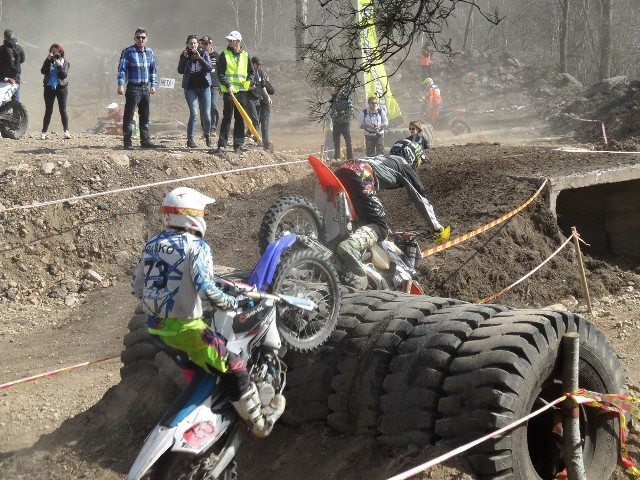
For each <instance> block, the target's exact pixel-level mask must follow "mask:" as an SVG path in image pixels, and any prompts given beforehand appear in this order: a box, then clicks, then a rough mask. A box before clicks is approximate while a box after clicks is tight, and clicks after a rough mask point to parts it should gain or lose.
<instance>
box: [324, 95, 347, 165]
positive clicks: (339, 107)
mask: <svg viewBox="0 0 640 480" xmlns="http://www.w3.org/2000/svg"><path fill="white" fill-rule="evenodd" d="M329 115H331V119H332V121H333V147H334V148H333V158H334V160H339V159H340V136H341V135H342V136H343V137H344V142H345V144H346V146H347V159H348V160H351V159H352V158H353V147H352V146H351V116H352V115H353V101H352V100H351V96H350V95H349V93H348V92H347V91H346V89H345V88H343V87H336V93H334V94H333V95H332V96H331V107H330V108H329Z"/></svg>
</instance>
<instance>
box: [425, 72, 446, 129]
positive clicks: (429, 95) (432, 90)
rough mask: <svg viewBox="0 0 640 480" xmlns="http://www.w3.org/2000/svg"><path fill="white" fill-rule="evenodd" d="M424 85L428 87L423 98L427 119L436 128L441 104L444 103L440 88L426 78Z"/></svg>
mask: <svg viewBox="0 0 640 480" xmlns="http://www.w3.org/2000/svg"><path fill="white" fill-rule="evenodd" d="M422 83H423V84H424V85H425V86H426V87H427V90H426V92H425V94H424V96H423V97H422V99H423V101H424V103H425V117H426V118H427V120H428V122H429V123H430V124H431V125H434V126H435V125H436V122H437V121H438V115H439V114H440V104H441V103H442V97H441V96H440V87H438V85H436V84H435V83H433V80H432V79H431V78H425V80H424V81H423V82H422Z"/></svg>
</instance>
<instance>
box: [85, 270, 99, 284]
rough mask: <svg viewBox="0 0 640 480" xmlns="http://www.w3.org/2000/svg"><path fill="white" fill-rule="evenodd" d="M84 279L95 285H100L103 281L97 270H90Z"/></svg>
mask: <svg viewBox="0 0 640 480" xmlns="http://www.w3.org/2000/svg"><path fill="white" fill-rule="evenodd" d="M84 278H85V279H87V280H89V281H90V282H94V283H100V282H101V281H102V275H100V274H99V273H98V272H96V271H95V270H91V269H88V270H87V271H86V272H85V274H84Z"/></svg>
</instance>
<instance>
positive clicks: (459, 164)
mask: <svg viewBox="0 0 640 480" xmlns="http://www.w3.org/2000/svg"><path fill="white" fill-rule="evenodd" d="M81 143H82V145H81ZM2 147H3V150H4V149H5V148H8V149H12V150H13V154H12V155H11V161H10V164H19V163H21V162H24V163H25V164H26V165H29V166H31V167H32V172H31V173H26V174H23V175H20V176H14V175H5V176H4V177H3V178H5V184H4V185H5V190H4V192H5V193H4V196H3V200H2V201H3V204H4V205H5V206H10V205H13V204H23V203H25V202H28V201H29V197H28V196H25V194H24V192H25V186H24V185H25V183H26V184H27V185H34V186H35V185H37V186H38V188H36V189H33V192H34V194H33V197H34V198H35V199H43V198H51V197H60V196H61V195H64V193H63V192H67V193H66V194H67V195H70V194H73V193H74V192H76V191H77V188H78V186H79V185H82V184H85V183H86V181H87V179H89V178H92V177H93V178H95V177H94V176H95V175H97V174H99V175H100V177H101V180H100V181H101V182H102V185H101V186H102V187H103V188H104V189H108V188H117V187H119V186H123V185H126V184H130V183H141V182H140V181H141V180H142V179H143V178H147V181H154V180H155V181H157V180H163V179H166V178H168V177H169V176H173V172H177V173H175V174H177V175H180V176H187V175H191V174H194V173H195V172H196V171H210V170H212V169H215V168H223V169H224V168H228V166H229V164H228V163H225V161H224V160H221V159H217V158H215V157H211V156H210V155H208V154H206V153H205V152H203V151H198V152H185V151H184V150H183V149H182V148H181V147H179V146H178V145H172V144H171V143H169V144H168V147H169V148H167V149H163V150H162V151H161V152H160V153H154V154H153V155H152V154H149V153H147V152H134V153H133V154H131V155H130V157H131V159H132V166H131V167H123V168H124V172H129V175H123V174H122V173H123V170H121V169H118V168H117V167H115V166H114V164H113V154H117V153H119V151H118V149H117V143H116V142H115V141H114V140H113V139H111V138H99V137H98V138H95V139H94V138H93V137H87V138H82V139H77V140H75V141H72V142H69V143H65V142H63V141H62V140H60V141H52V142H49V143H48V144H47V148H46V150H44V151H43V148H42V144H41V143H39V141H37V140H33V139H25V140H23V141H21V142H6V141H5V142H3V144H2ZM43 157H44V158H47V159H48V158H52V157H53V158H54V159H55V158H58V157H59V158H60V159H62V158H64V159H67V160H68V161H69V162H70V163H71V166H70V167H68V168H67V169H66V170H63V171H62V172H61V175H57V176H56V175H51V176H47V175H42V174H40V173H39V171H38V170H39V169H38V167H39V164H40V162H41V161H42V159H43ZM294 158H299V157H294V156H292V155H290V154H281V155H277V156H276V157H271V156H265V155H264V153H262V152H254V153H249V154H245V155H244V156H243V157H235V158H232V160H233V162H234V163H236V164H238V165H240V166H243V165H251V164H255V162H256V161H257V162H261V163H263V162H265V161H273V162H276V161H285V160H292V159H294ZM611 161H612V159H611V158H609V157H606V156H605V155H603V154H571V155H569V154H564V153H560V152H556V151H553V150H551V149H550V148H549V147H548V146H543V147H517V146H507V145H496V144H470V145H465V146H454V147H446V146H442V147H438V148H436V149H434V151H433V153H432V162H431V164H430V166H429V167H428V168H427V169H425V170H423V171H422V172H421V175H422V177H423V180H424V182H425V186H426V187H427V191H428V192H430V198H431V200H432V202H433V203H434V205H435V208H436V212H437V214H438V216H439V218H440V219H441V220H442V221H443V222H444V223H447V224H451V225H452V227H453V229H454V232H456V233H462V232H465V231H467V230H470V229H471V228H475V227H477V226H480V225H482V224H484V223H486V222H487V221H489V220H491V219H493V218H497V217H498V216H500V215H502V214H504V213H506V212H507V211H509V210H510V209H512V208H514V207H515V206H517V205H519V204H520V203H522V202H523V201H524V200H526V199H527V198H528V197H529V196H530V195H531V194H532V193H533V192H534V191H535V187H534V186H533V185H530V184H527V183H522V182H518V181H515V180H512V179H511V178H510V177H509V175H524V176H533V175H535V176H544V175H550V174H552V173H553V174H558V173H561V172H565V171H570V170H575V169H581V170H592V169H596V168H599V167H602V166H603V164H605V163H608V162H611ZM615 161H616V162H617V161H618V159H615ZM488 166H491V168H487V167H488ZM61 170H62V169H61ZM169 171H170V172H171V173H172V174H169V173H167V172H169ZM264 172H273V173H268V174H266V173H264ZM264 172H259V173H256V174H252V175H251V178H253V180H254V183H255V185H256V186H255V187H254V188H252V189H250V192H249V190H248V189H247V188H246V182H245V181H246V177H243V178H244V180H243V181H242V182H238V181H237V180H236V179H235V176H233V175H229V176H226V177H225V178H224V179H223V180H220V179H219V178H215V179H213V180H211V179H209V180H203V181H199V182H197V183H196V185H197V186H198V188H203V189H204V190H207V191H210V192H212V193H214V194H215V196H217V197H219V201H218V203H217V205H216V206H215V207H213V208H212V212H211V213H212V214H210V215H209V219H208V221H209V225H210V230H209V232H208V239H209V240H210V241H211V243H212V245H213V248H214V252H216V261H217V263H220V264H226V265H231V266H235V267H239V268H244V267H249V266H251V264H252V263H253V262H254V261H255V259H256V258H257V255H258V252H257V246H256V245H257V241H256V237H255V235H256V232H257V227H258V222H259V221H260V218H261V215H262V213H263V211H264V209H265V208H266V206H267V205H268V204H270V203H271V202H273V201H274V200H275V199H276V198H277V197H278V196H280V195H282V194H284V193H308V189H309V188H310V187H311V185H312V179H311V177H310V176H308V174H307V173H306V172H305V171H304V168H303V167H300V168H298V167H290V168H289V169H288V172H286V176H288V177H289V183H288V184H286V185H283V182H284V179H283V177H281V174H280V173H277V172H278V169H274V170H267V171H264ZM259 177H263V179H262V180H259ZM269 185H271V186H269ZM265 187H266V188H265ZM32 188H33V187H32ZM52 192H55V193H52ZM160 196H161V194H160V193H153V194H152V193H147V192H141V193H134V194H129V195H126V196H124V197H123V196H114V197H105V198H103V199H98V200H92V201H90V202H88V203H89V204H88V205H84V206H83V205H82V204H75V205H72V206H67V207H64V206H52V207H46V208H45V209H42V210H39V211H37V213H36V212H28V213H26V214H20V213H18V214H16V213H7V214H6V218H5V219H4V221H3V223H2V225H3V228H4V231H5V239H6V240H5V245H6V246H5V250H4V258H3V259H2V262H3V265H4V270H5V274H4V279H5V281H7V282H9V283H10V282H12V281H15V282H16V283H17V286H16V287H15V288H14V290H16V291H17V292H18V298H19V300H21V301H18V302H10V301H8V300H7V299H6V298H4V299H3V303H2V304H0V311H1V312H2V318H3V319H4V321H3V323H2V327H1V328H2V330H1V331H0V348H1V349H2V352H3V354H2V357H3V368H2V374H1V375H0V381H1V382H5V381H11V380H14V379H18V378H22V377H24V376H27V375H30V374H34V373H39V372H44V371H50V370H54V369H57V368H62V367H65V366H69V365H73V364H76V363H80V362H83V361H88V360H93V359H98V358H104V357H108V356H110V355H112V354H118V353H119V351H120V349H121V340H122V337H123V335H124V333H125V332H126V321H127V319H128V318H129V316H130V312H131V311H132V310H133V308H134V307H135V302H134V301H133V299H132V298H131V297H130V296H129V295H128V282H127V275H128V272H129V271H130V270H131V267H132V265H133V263H134V262H135V255H136V254H137V249H138V248H139V246H140V245H141V243H142V241H143V238H144V237H145V235H147V234H148V233H149V232H150V231H151V230H153V229H154V228H157V220H156V219H154V218H153V212H154V211H155V209H154V208H149V209H148V208H147V207H146V206H144V202H150V203H156V204H157V202H158V201H159V198H160ZM7 198H9V201H7ZM470 199H472V200H470ZM98 202H103V203H104V205H102V206H101V207H97V204H98ZM383 202H384V203H385V206H386V207H387V209H388V212H389V214H390V216H391V221H392V225H393V226H394V227H396V228H411V227H417V226H419V225H420V222H419V221H418V220H417V219H416V218H415V216H414V215H412V214H410V215H401V214H400V213H399V212H409V213H411V212H412V210H411V209H412V207H411V206H410V205H408V203H407V201H406V198H405V196H404V194H403V193H402V192H392V193H391V194H387V195H385V197H384V198H383ZM405 207H406V208H405ZM101 212H106V213H104V214H102V213H101ZM89 214H90V221H87V215H89ZM20 224H22V226H23V228H25V229H26V230H27V233H25V234H23V235H24V236H21V234H20ZM37 225H45V226H48V227H49V229H50V231H51V233H43V232H42V231H38V230H37V229H35V228H34V227H35V226H37ZM54 225H55V227H54ZM554 225H555V224H554V221H553V218H552V217H551V215H550V214H549V212H548V211H547V210H546V209H545V207H544V206H543V204H542V202H541V201H536V202H535V203H534V204H533V205H531V206H530V207H528V208H527V210H525V212H523V213H522V214H520V215H518V216H516V217H515V218H514V219H513V220H511V221H509V222H507V223H506V224H505V225H502V226H500V227H496V228H495V229H494V230H493V231H491V232H489V233H487V234H485V235H483V236H480V237H478V238H477V239H475V240H471V241H469V242H466V243H465V244H463V245H462V246H460V247H459V248H455V249H450V250H448V251H447V252H446V253H444V254H441V255H440V256H434V257H431V258H430V259H429V260H428V261H427V262H426V264H425V266H424V269H423V270H422V273H423V275H424V277H423V283H424V284H425V285H427V288H428V289H429V290H430V293H432V294H436V295H441V296H453V297H457V298H461V299H464V300H468V301H473V300H475V299H476V298H480V297H481V296H484V295H487V294H490V293H493V292H494V291H496V290H499V289H500V288H502V287H504V286H505V285H506V284H508V283H510V282H511V281H513V280H515V279H517V278H519V276H521V275H522V274H523V273H525V272H527V271H528V270H530V269H531V268H533V267H534V266H535V265H537V264H538V263H539V262H540V261H541V260H542V259H544V258H546V256H548V255H549V253H550V252H551V251H553V250H554V249H555V248H557V246H558V245H559V243H560V241H561V237H560V235H559V233H558V231H557V228H556V227H555V226H554ZM89 226H90V228H88V227H89ZM11 232H15V233H11ZM79 232H82V233H79ZM87 237H89V238H87ZM230 240H232V241H230ZM85 242H88V244H87V246H85ZM93 244H96V245H98V246H99V248H98V249H92V247H91V245H93ZM65 245H67V246H68V245H73V246H74V248H73V249H70V252H75V253H78V252H86V256H84V253H83V256H84V258H74V255H64V254H63V255H60V253H59V252H60V250H62V251H63V252H64V251H65V250H64V248H65V247H64V246H65ZM123 251H126V252H129V256H128V257H126V258H128V261H126V262H124V264H121V265H118V264H117V263H116V262H115V261H114V257H113V255H114V254H115V253H117V252H123ZM17 256H18V259H17V260H16V257H17ZM612 260H614V261H615V259H612ZM619 261H620V259H618V262H619ZM20 262H22V263H23V264H25V265H26V266H27V272H23V271H21V269H20V268H19V267H18V266H17V265H18V263H20ZM52 263H53V264H56V265H57V266H58V268H59V270H60V271H61V272H64V274H63V275H62V276H63V277H64V276H66V277H74V278H78V277H81V276H82V275H83V273H84V269H86V268H92V269H94V270H96V271H98V272H99V273H101V274H104V276H105V279H104V280H103V282H102V285H98V286H88V287H87V285H86V283H84V285H85V287H87V289H86V290H83V288H82V285H83V282H82V281H79V282H78V283H79V285H80V286H81V288H80V291H79V293H78V299H79V302H78V304H76V305H75V306H72V307H67V306H65V305H64V301H63V300H60V299H56V298H55V297H54V298H51V297H48V296H47V294H46V292H47V291H48V289H50V288H51V286H50V285H49V283H51V284H52V285H54V284H56V282H57V283H58V284H60V283H64V282H65V279H60V278H58V279H56V276H55V275H51V274H50V273H47V269H48V268H49V267H48V265H50V264H52ZM587 264H588V267H589V271H590V285H591V287H592V294H593V295H594V297H595V298H596V299H602V297H605V298H604V300H601V301H599V303H598V306H597V308H596V312H597V313H598V316H596V317H594V321H595V322H596V323H597V324H598V325H599V326H600V328H602V329H603V330H604V331H605V332H606V333H607V335H608V336H609V338H610V340H611V341H612V343H613V344H614V346H615V347H616V349H617V351H618V352H619V353H620V356H621V357H622V361H623V364H624V365H625V367H626V369H627V371H626V372H625V374H626V375H627V376H628V379H629V383H630V384H632V385H639V384H640V377H639V376H638V372H637V369H635V368H634V365H635V364H636V362H637V353H636V352H635V345H636V344H637V342H638V336H639V334H638V326H639V324H638V322H639V321H638V318H639V315H638V314H639V313H640V306H639V304H640V296H639V295H638V294H637V293H636V288H638V287H640V280H639V279H638V277H637V276H636V275H635V274H634V273H633V272H632V271H629V269H628V268H622V269H620V268H617V267H614V266H611V265H609V264H606V263H604V262H602V261H601V260H595V259H591V258H589V259H588V261H587ZM623 267H624V265H623ZM574 271H575V267H574V266H572V264H571V255H570V254H568V253H567V254H562V255H560V256H559V259H558V260H554V261H553V262H552V263H551V265H550V267H548V268H545V269H544V270H542V271H541V272H539V274H537V275H536V276H535V277H533V278H532V279H531V280H530V281H529V282H527V283H526V286H523V287H518V288H516V289H514V291H513V292H512V293H510V294H508V295H507V296H505V297H503V298H501V299H499V300H498V302H499V303H507V304H513V305H517V306H541V305H547V304H551V303H557V302H558V301H559V300H560V299H562V298H564V297H567V296H568V295H574V296H575V297H576V298H581V297H580V288H579V283H578V281H577V278H576V276H575V274H574V273H573V272H574ZM51 277H53V281H51V282H50V281H49V279H50V278H51ZM30 278H31V279H36V285H38V283H37V279H38V278H42V279H45V280H46V282H45V283H46V286H43V287H39V288H33V284H34V282H33V281H29V279H30ZM80 280H81V279H80ZM43 281H44V280H43ZM66 281H67V283H70V280H69V278H67V279H66ZM23 287H25V288H23ZM26 287H28V288H26ZM70 290H71V289H70ZM623 294H624V295H625V297H621V295H623ZM574 307H575V305H574ZM118 368H119V364H118V361H117V360H112V361H108V362H104V363H100V364H97V365H94V366H90V367H85V368H82V369H78V370H77V371H74V372H71V373H66V374H62V375H59V376H56V377H53V378H50V379H45V380H41V381H38V382H35V383H30V384H25V385H19V386H16V387H13V388H11V389H8V390H4V391H2V393H0V418H2V420H1V421H0V431H1V434H0V438H2V440H1V448H2V452H3V453H2V454H1V456H0V462H1V463H2V465H1V468H0V471H2V472H4V473H1V474H0V478H7V479H8V478H33V476H36V475H39V474H40V473H42V472H44V471H46V472H47V475H48V476H49V478H81V477H84V478H122V475H123V474H124V473H125V472H126V470H127V467H128V465H130V463H131V461H132V459H133V456H134V455H135V446H136V445H137V444H138V441H139V440H140V439H141V438H143V437H144V432H146V431H148V429H149V428H150V427H151V425H152V424H153V422H154V421H155V420H154V419H155V418H157V417H158V415H160V413H161V411H162V408H164V402H165V401H166V400H167V396H169V397H170V394H171V390H167V392H165V395H160V394H156V396H155V397H153V396H148V395H143V396H137V395H139V393H138V394H136V393H135V392H136V391H138V392H140V391H145V390H147V389H148V390H150V391H156V392H158V389H157V386H154V388H150V387H146V388H145V387H144V386H133V385H130V384H120V383H119V375H118ZM105 393H106V394H105ZM132 399H137V403H133V404H132V402H133V400H132ZM154 401H155V403H154ZM87 409H88V410H87ZM85 410H86V411H85ZM83 411H84V413H81V412H83ZM141 417H142V420H141ZM110 432H112V433H110ZM319 439H321V440H319ZM294 440H295V442H294ZM34 442H35V449H29V447H31V446H32V445H34ZM372 442H373V441H372V440H368V439H349V438H345V437H342V436H339V435H336V434H334V433H332V432H331V431H330V430H328V428H327V427H326V426H324V425H309V426H305V427H302V428H299V429H293V428H289V427H279V428H278V429H277V430H276V432H274V435H273V437H271V438H270V439H269V440H267V441H264V442H257V441H251V442H249V443H248V444H246V446H245V448H243V450H242V453H241V457H240V462H241V466H242V467H241V472H242V477H243V478H273V477H274V476H276V475H277V476H279V478H292V479H293V478H300V476H301V472H303V471H306V469H307V468H308V467H309V465H313V466H314V468H313V469H314V471H315V472H317V476H314V477H312V478H354V479H355V478H365V477H366V478H386V477H387V476H388V475H389V474H390V472H394V471H397V470H398V468H399V467H398V465H397V464H396V463H397V461H398V457H397V453H398V452H395V453H394V452H391V451H390V450H389V449H386V448H382V447H376V446H375V443H372ZM318 445H320V446H321V448H319V447H318ZM633 445H634V444H633V443H632V451H634V450H633ZM318 450H320V452H318ZM9 452H11V453H9ZM364 452H368V453H366V454H365V453H364ZM424 458H425V457H424V456H418V457H417V458H413V457H408V458H405V459H404V460H402V461H400V464H404V465H407V466H411V465H413V464H415V463H418V462H419V461H420V460H421V459H424ZM365 459H366V460H365ZM387 467H389V468H390V470H387ZM453 467H457V468H458V470H456V471H459V472H465V471H467V472H468V469H466V467H465V465H464V462H462V463H460V462H454V463H453ZM265 472H266V473H265ZM432 473H433V475H434V476H432V477H429V478H441V479H445V478H472V477H469V476H467V477H465V476H463V474H462V473H460V474H459V475H461V476H458V477H456V476H455V475H458V474H457V473H454V471H452V470H450V469H449V468H448V467H446V468H445V467H442V468H438V469H436V470H435V471H433V472H432ZM20 475H22V477H20Z"/></svg>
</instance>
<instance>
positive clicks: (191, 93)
mask: <svg viewBox="0 0 640 480" xmlns="http://www.w3.org/2000/svg"><path fill="white" fill-rule="evenodd" d="M184 98H185V99H186V100H187V106H188V107H189V122H188V123H187V138H190V139H193V136H194V134H195V131H196V117H197V116H198V110H200V115H202V120H203V125H202V131H203V132H205V133H206V134H207V135H208V134H209V132H210V131H211V89H210V88H209V87H208V86H206V87H202V88H185V89H184Z"/></svg>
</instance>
